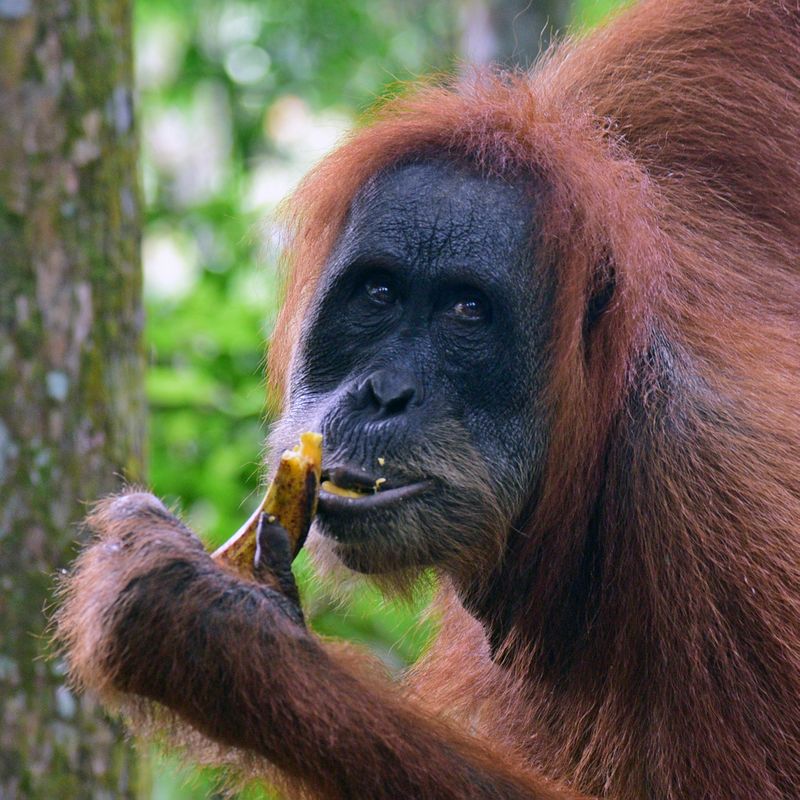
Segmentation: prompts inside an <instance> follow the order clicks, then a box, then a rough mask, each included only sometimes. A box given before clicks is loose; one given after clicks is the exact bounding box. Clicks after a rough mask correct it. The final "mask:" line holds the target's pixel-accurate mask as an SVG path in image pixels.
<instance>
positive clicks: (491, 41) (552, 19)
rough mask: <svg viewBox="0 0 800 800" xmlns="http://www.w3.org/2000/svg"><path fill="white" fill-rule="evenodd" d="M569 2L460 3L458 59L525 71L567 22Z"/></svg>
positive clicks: (477, 0) (471, 0) (495, 0)
mask: <svg viewBox="0 0 800 800" xmlns="http://www.w3.org/2000/svg"><path fill="white" fill-rule="evenodd" d="M571 9H572V0H462V2H461V5H460V8H459V16H460V22H461V26H460V27H461V45H460V51H461V52H460V55H461V57H462V58H463V59H464V61H465V62H467V63H469V64H489V63H495V64H501V65H502V66H504V67H511V68H513V67H519V68H522V69H527V68H528V67H530V66H531V64H533V62H534V61H535V60H536V58H537V56H538V55H539V53H540V52H541V51H542V50H544V49H545V48H546V47H547V45H548V44H549V43H550V41H551V39H552V38H553V36H554V34H557V33H559V32H563V31H564V29H565V27H566V25H567V23H568V22H569V20H570V19H571V13H570V12H571Z"/></svg>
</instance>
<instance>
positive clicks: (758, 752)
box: [61, 0, 800, 800]
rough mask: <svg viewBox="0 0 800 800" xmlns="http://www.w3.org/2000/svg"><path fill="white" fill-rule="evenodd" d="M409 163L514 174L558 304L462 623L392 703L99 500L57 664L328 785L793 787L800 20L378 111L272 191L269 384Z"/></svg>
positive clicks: (421, 92) (543, 794)
mask: <svg viewBox="0 0 800 800" xmlns="http://www.w3.org/2000/svg"><path fill="white" fill-rule="evenodd" d="M431 154H446V155H447V156H448V157H451V158H463V159H466V160H468V161H469V162H470V163H471V164H474V165H477V166H478V167H479V168H480V169H482V170H483V171H484V173H485V174H487V175H492V176H496V175H499V176H503V177H508V178H510V179H512V180H514V181H517V182H519V181H529V182H530V185H531V186H534V187H535V188H536V191H537V192H538V193H539V194H540V196H541V202H539V203H538V204H537V219H536V220H535V225H536V230H537V236H538V241H537V242H536V247H535V248H534V251H535V252H536V253H537V259H538V261H537V264H536V265H532V268H534V266H535V268H536V269H538V270H541V271H542V274H543V275H546V277H547V279H548V280H550V281H551V282H552V285H553V286H554V289H555V300H554V308H555V311H554V320H553V335H552V341H551V344H550V351H549V353H548V354H547V356H548V363H549V365H550V366H549V369H550V373H551V379H550V385H549V389H548V394H547V398H546V402H547V414H548V416H549V418H550V419H551V420H552V428H551V431H550V436H549V439H548V441H549V445H548V452H547V458H546V466H545V470H544V474H543V478H542V479H541V481H540V483H538V484H537V485H536V486H535V487H531V500H530V503H529V507H528V510H527V511H526V513H525V514H524V515H523V516H522V518H520V519H519V520H517V521H516V523H515V525H514V526H513V529H512V531H511V533H510V534H509V539H508V542H507V545H506V552H505V554H504V558H502V559H499V560H498V564H497V568H496V570H495V571H494V573H493V574H492V575H491V576H490V584H491V585H490V590H489V591H487V592H486V593H485V595H483V596H482V597H481V598H480V602H479V603H477V604H476V606H475V608H472V610H473V611H474V612H475V613H476V615H477V616H478V618H479V620H480V621H478V619H475V618H473V617H471V616H469V615H467V614H466V612H465V611H464V608H463V607H462V605H461V603H460V602H459V600H458V599H457V598H456V596H455V593H454V592H453V591H450V590H445V591H444V592H443V595H442V598H441V600H440V607H441V609H442V612H443V623H442V632H441V635H440V636H439V638H438V640H437V643H436V644H435V646H434V648H433V650H432V652H431V653H430V654H429V656H428V657H427V659H426V660H425V661H424V663H422V664H421V665H419V667H418V668H417V670H416V672H415V675H414V676H412V677H413V685H412V686H410V687H409V689H408V698H407V699H406V700H405V701H401V700H400V699H399V698H398V697H397V695H396V694H394V693H393V692H392V691H391V690H389V689H388V688H387V687H385V686H382V685H381V682H380V681H379V680H377V679H376V678H375V677H374V676H369V675H363V674H362V675H359V674H357V673H358V670H357V669H355V668H354V664H353V662H352V659H351V660H347V659H343V658H341V657H339V656H333V655H330V654H329V652H328V651H327V650H325V649H323V648H322V646H321V645H320V644H319V643H318V642H315V641H314V640H313V639H311V637H306V636H304V635H303V636H298V635H297V633H296V632H295V633H294V634H292V632H291V630H290V629H285V623H284V628H282V627H281V625H282V623H281V622H280V615H279V614H277V615H276V611H275V608H276V607H275V602H274V598H272V599H271V598H269V597H268V596H267V595H265V594H264V591H265V590H262V589H261V588H259V587H258V586H257V585H255V584H246V583H242V582H240V581H238V582H237V581H236V580H234V579H233V578H232V577H231V576H227V575H225V574H224V573H220V572H219V571H216V572H215V571H214V570H213V569H212V568H211V567H210V566H209V564H208V558H207V556H205V555H204V554H203V553H202V552H201V550H200V549H199V546H198V545H196V543H195V542H194V540H193V539H192V538H191V536H190V534H188V533H187V532H186V531H185V530H183V529H181V527H180V524H179V523H177V522H176V521H174V520H173V521H172V522H169V523H168V522H167V521H166V520H168V517H169V515H167V514H166V512H165V511H164V512H163V513H162V511H161V510H159V509H158V508H155V509H153V508H144V509H143V508H141V507H140V506H137V504H136V503H133V508H132V511H131V515H127V512H126V506H125V502H124V501H122V505H121V506H117V505H114V506H108V507H103V508H101V513H100V514H99V516H96V517H95V520H94V523H95V526H96V527H98V528H99V529H101V530H102V531H103V532H104V539H103V542H102V543H101V544H100V545H96V546H95V547H94V548H93V549H92V550H89V551H88V552H87V554H86V555H84V557H83V559H82V561H81V562H80V563H79V565H78V568H77V571H76V573H75V574H74V576H73V578H72V579H71V583H70V585H69V587H70V588H69V589H68V598H67V604H66V606H65V610H64V612H62V616H61V633H62V636H63V638H64V640H65V642H66V645H67V649H68V654H69V660H70V665H71V668H72V670H73V674H74V675H75V676H76V677H77V679H79V680H82V681H83V682H84V683H85V684H87V685H89V686H91V687H93V688H95V689H99V690H100V691H102V692H103V693H104V694H105V696H106V697H109V698H111V699H112V700H117V699H119V697H120V696H121V694H120V693H130V692H133V693H136V694H139V695H144V696H146V697H148V698H150V699H151V700H154V701H155V702H156V703H157V704H163V705H165V706H166V707H168V708H170V709H171V710H172V712H173V713H174V714H176V715H177V717H178V718H180V719H181V720H183V721H184V722H188V724H189V725H190V726H193V727H194V728H197V729H198V730H200V731H201V732H202V733H203V734H204V735H205V736H207V737H210V738H212V739H214V740H215V741H218V742H222V743H223V744H224V745H225V746H227V747H230V748H235V749H236V750H241V751H243V752H245V753H246V754H249V755H248V756H247V757H249V758H254V759H256V761H255V762H253V763H254V764H255V765H256V769H258V768H259V767H258V765H260V764H261V763H262V762H261V761H259V760H258V759H266V760H268V761H269V762H271V763H272V764H275V765H277V766H278V767H279V768H280V769H281V770H282V771H283V772H284V774H285V775H286V776H288V777H287V780H288V781H289V786H290V788H291V789H292V791H295V792H310V793H312V794H316V795H321V796H324V797H353V796H358V797H370V798H376V799H377V798H387V800H388V798H393V797H400V796H415V797H431V798H433V797H436V798H444V797H453V798H454V799H455V798H463V797H472V796H475V797H505V798H511V797H520V798H522V797H536V798H562V799H563V798H566V797H568V796H575V795H571V794H570V792H571V791H573V790H574V791H575V792H580V793H585V794H587V795H592V796H594V797H605V798H613V800H645V798H647V799H648V800H649V799H650V798H659V800H690V799H691V800H695V799H697V800H702V799H704V798H705V799H708V800H711V798H720V799H723V798H724V800H753V798H759V800H778V799H779V798H781V799H783V800H785V798H789V797H795V796H797V792H798V786H800V713H798V709H800V411H799V409H800V402H798V398H800V369H798V367H800V312H799V311H798V309H800V256H798V253H800V5H798V3H797V2H795V0H792V1H791V2H790V1H789V0H785V1H783V2H781V1H780V0H720V1H719V2H711V1H710V0H708V1H707V2H699V1H698V0H648V2H644V3H642V4H641V5H640V6H637V7H636V8H634V9H632V10H630V11H627V12H625V13H624V14H623V15H622V16H621V17H620V18H619V19H618V20H616V21H615V22H614V23H613V24H611V25H610V26H609V27H607V28H606V29H603V30H600V31H599V32H597V33H594V34H592V35H591V36H590V37H589V38H586V39H583V40H576V41H571V42H567V43H565V44H562V45H561V46H560V47H558V49H556V50H554V51H553V52H551V53H550V54H549V55H548V56H547V57H546V58H545V59H544V60H543V62H542V63H541V64H540V65H539V67H538V68H537V70H536V71H535V72H534V73H533V74H531V75H528V74H525V75H523V74H518V75H507V74H502V75H496V74H486V73H476V74H474V75H473V76H472V77H470V78H468V79H461V80H458V81H457V82H446V81H445V82H443V83H436V82H432V83H428V84H423V85H420V86H418V87H417V88H415V89H412V90H411V91H409V92H408V93H407V94H405V95H403V96H402V97H400V98H398V99H395V100H392V101H390V102H388V103H387V104H386V105H385V106H384V107H383V108H381V109H379V110H378V111H377V112H376V113H375V115H374V118H373V119H372V120H371V124H370V125H369V126H368V127H366V128H364V129H362V130H360V131H358V132H356V133H355V134H354V135H353V136H352V137H351V138H350V140H349V141H348V142H346V143H345V144H344V145H343V146H342V147H341V148H340V149H339V150H337V151H336V152H335V153H334V154H333V155H332V156H330V157H329V158H327V159H326V160H325V161H324V162H323V163H322V164H321V165H320V167H319V168H318V169H317V170H316V171H315V172H314V173H312V175H311V176H310V177H309V178H308V179H307V180H306V182H305V183H304V184H303V186H302V187H301V188H300V190H299V192H298V193H297V195H296V197H295V198H294V199H293V201H292V203H291V209H292V218H291V219H292V225H293V232H294V236H293V243H292V247H291V249H290V253H289V256H290V261H291V264H292V272H291V277H290V280H289V284H288V290H287V301H286V304H285V306H284V309H283V311H282V314H281V316H280V320H279V324H278V330H277V333H276V336H275V340H274V343H273V346H272V350H271V371H272V379H273V381H274V382H275V383H276V385H277V386H278V387H281V386H283V385H285V383H286V376H287V373H288V370H289V369H290V366H291V362H292V353H293V350H294V347H295V344H296V342H297V337H298V334H299V332H300V330H301V326H302V320H303V317H304V313H305V311H306V309H307V307H308V304H309V301H310V298H311V297H312V295H313V291H314V287H315V284H316V281H317V279H318V278H319V275H320V272H321V270H322V268H323V265H324V263H325V259H326V256H327V253H328V252H329V250H330V248H331V247H332V245H333V243H334V241H335V240H336V237H337V235H338V234H339V232H340V231H341V229H342V226H343V224H344V223H345V220H346V216H347V212H348V208H349V206H350V203H351V201H352V198H353V197H354V196H355V195H356V193H357V192H358V191H359V189H360V188H361V187H362V186H364V185H365V183H366V182H367V181H368V180H369V178H370V177H371V176H373V175H375V174H376V173H377V172H379V171H380V170H382V169H385V168H388V167H391V166H392V165H393V164H396V163H398V162H401V161H403V160H407V159H409V158H413V157H417V156H419V157H422V156H427V155H431ZM115 502H120V501H115ZM112 509H113V513H112ZM129 517H130V518H129ZM134 523H135V524H134ZM163 526H166V527H163ZM133 528H136V530H137V531H138V533H137V535H136V537H134V536H133ZM118 542H122V544H123V545H125V546H124V547H122V549H121V550H120V549H119V548H120V545H118V544H117V543H118ZM165 542H166V543H169V542H171V544H169V546H168V547H167V544H165ZM132 543H133V544H132ZM164 547H167V549H168V550H169V553H170V555H169V558H166V556H165V555H164V553H165V551H164V549H163V548H164ZM104 548H105V549H104ZM109 548H111V549H109ZM114 548H117V549H114ZM131 548H133V549H131ZM120 553H122V554H123V556H124V559H125V560H124V563H122V564H121V563H120V562H119V560H118V559H119V557H120V556H119V554H120ZM131 553H133V556H131ZM176 564H178V566H175V565H176ZM181 564H182V565H183V566H180V565H181ZM182 570H183V571H182ZM451 571H452V570H451ZM456 572H458V570H456ZM109 576H111V577H109ZM154 576H155V577H154ZM156 578H158V580H156ZM189 585H191V587H192V591H191V592H189V591H187V586H189ZM159 587H161V589H162V590H163V591H161V592H160V593H159V591H157V590H158V589H159ZM163 587H166V589H164V588H163ZM176 597H177V598H178V600H176V599H175V598H176ZM176 612H177V614H176ZM212 612H213V613H212ZM173 625H174V626H175V627H172V626H173ZM281 631H283V633H281ZM293 637H294V638H293ZM242 648H244V650H245V651H246V654H245V655H244V656H243V655H242V653H243V650H242ZM492 656H493V657H492ZM164 665H166V666H164ZM444 717H449V718H450V719H449V720H445V719H444ZM265 719H270V720H272V721H273V722H274V721H275V720H276V719H277V720H278V721H279V722H280V721H281V720H282V721H283V723H282V725H281V724H279V725H278V726H277V728H270V727H269V726H266V725H265V724H264V720H265ZM454 721H456V722H458V724H459V725H460V726H461V727H462V728H464V729H466V730H468V731H469V732H470V733H474V734H478V735H479V736H482V737H483V739H481V740H477V741H478V743H476V742H475V741H470V740H467V739H466V738H464V737H463V736H461V735H460V734H457V733H456V732H455V729H454V727H453V722H454ZM480 741H483V742H484V744H483V745H482V744H480V743H479V742H480ZM486 742H491V746H492V748H493V750H496V752H497V753H498V754H499V753H502V754H503V756H502V757H500V756H499V755H495V754H494V753H487V752H484V748H486V747H487V745H486V744H485V743H486ZM510 763H513V764H515V765H516V766H515V767H514V769H511V768H510V767H509V766H508V764H510ZM538 776H541V777H538ZM556 787H560V788H556Z"/></svg>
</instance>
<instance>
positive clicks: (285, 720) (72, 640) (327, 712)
mask: <svg viewBox="0 0 800 800" xmlns="http://www.w3.org/2000/svg"><path fill="white" fill-rule="evenodd" d="M89 524H90V526H91V527H92V528H93V529H94V530H95V531H96V532H97V533H98V534H99V536H100V539H99V541H97V542H96V543H94V544H93V545H92V546H90V547H89V548H88V549H87V550H86V551H85V552H84V553H83V555H82V556H81V557H80V559H79V561H78V562H77V565H76V568H75V570H74V571H73V573H72V576H71V577H70V578H69V581H68V584H67V587H66V601H65V603H64V606H63V608H62V611H61V612H60V615H59V621H58V624H59V633H60V636H61V638H62V640H63V641H64V643H65V646H66V650H67V656H68V660H69V664H70V669H71V672H72V674H73V676H74V677H75V679H76V680H77V681H79V682H80V683H82V684H84V685H86V686H88V687H90V688H93V689H95V690H96V691H99V692H100V693H101V695H104V696H105V697H106V699H109V700H112V701H114V700H115V699H116V700H118V699H119V697H120V695H128V694H132V695H136V696H139V697H144V698H146V699H148V700H151V701H156V702H157V703H159V704H161V705H163V706H166V707H168V708H169V709H170V710H171V711H173V712H174V713H175V714H177V715H178V717H179V718H181V719H182V720H183V721H185V722H187V723H188V724H190V725H191V726H192V727H194V728H196V729H197V730H198V731H200V732H201V733H202V734H204V735H205V736H206V737H208V738H210V739H213V740H214V741H216V742H219V743H221V744H223V745H226V746H229V747H234V748H237V749H240V750H243V751H246V752H249V753H252V754H256V755H259V756H262V757H264V758H266V759H268V760H269V761H270V762H272V763H273V764H274V765H275V766H276V767H278V768H279V769H280V770H281V771H282V772H284V773H285V774H286V775H287V777H289V779H290V781H292V782H293V783H295V784H296V785H297V784H300V785H302V786H303V787H304V789H305V790H307V791H311V792H312V793H314V794H316V795H320V796H322V797H326V798H340V797H341V798H345V797H365V798H366V797H369V798H374V799H375V800H380V799H381V798H387V799H388V798H397V797H420V798H454V800H455V798H459V800H461V799H462V798H468V797H482V798H483V797H493V798H494V797H496V798H542V800H544V798H564V797H566V795H564V794H563V793H562V792H559V791H557V790H555V789H553V788H549V787H548V785H547V784H546V783H544V782H543V781H540V780H538V779H536V778H535V777H531V776H527V775H523V774H520V773H518V772H517V771H516V770H514V769H513V768H512V767H510V766H508V765H507V764H506V763H505V762H504V760H503V759H502V758H500V757H498V756H497V755H496V754H493V753H491V752H490V751H489V750H488V748H487V745H486V744H485V743H480V742H478V741H477V740H475V739H472V738H470V737H467V736H463V735H461V734H459V733H458V732H456V731H454V730H453V729H452V728H451V727H450V726H449V725H447V724H445V723H443V722H440V721H437V720H433V719H431V718H429V717H426V716H425V715H424V714H422V713H421V712H420V711H418V710H416V709H414V708H413V707H412V706H411V705H410V703H409V702H408V701H407V700H404V699H403V698H401V697H400V696H399V695H398V694H397V693H396V691H395V690H394V689H393V688H392V687H391V686H384V685H382V683H381V682H379V681H377V679H375V678H372V677H368V676H366V674H361V675H359V674H358V670H357V669H356V670H354V669H353V668H352V665H348V664H347V663H346V661H345V660H344V659H343V657H342V656H341V655H337V654H336V653H334V652H331V651H329V650H328V649H326V648H325V647H323V645H322V644H321V643H320V642H319V641H318V640H317V639H316V638H315V637H314V636H313V635H312V634H310V633H309V632H308V631H307V630H306V629H305V628H304V627H303V625H302V617H301V616H300V615H299V610H298V609H297V608H296V607H295V606H294V604H293V602H292V601H291V599H289V598H287V597H286V596H285V595H283V594H281V593H280V592H278V591H276V590H274V589H272V588H269V587H267V586H264V585H261V584H258V583H255V582H252V581H244V580H242V579H241V578H239V577H238V576H235V575H233V574H230V573H228V572H226V571H225V570H223V569H221V568H219V567H218V566H217V565H216V564H215V563H214V562H213V561H212V560H211V558H210V557H209V556H208V554H207V553H206V552H205V550H204V549H203V547H202V545H201V543H200V542H199V540H198V539H197V538H196V537H195V536H194V535H193V534H192V533H191V532H190V531H188V530H187V529H186V528H185V527H184V526H183V525H182V524H181V523H180V522H179V521H178V520H177V519H175V518H174V517H173V516H172V515H171V514H170V513H169V512H168V511H167V510H166V509H165V508H164V507H163V506H162V505H161V504H160V503H159V502H158V501H157V500H156V499H155V498H153V497H151V496H149V495H142V494H137V495H123V496H121V497H118V498H113V499H111V500H109V501H105V502H104V503H103V504H101V505H100V506H99V507H98V509H97V510H96V512H95V513H94V514H93V515H92V516H91V517H90V518H89Z"/></svg>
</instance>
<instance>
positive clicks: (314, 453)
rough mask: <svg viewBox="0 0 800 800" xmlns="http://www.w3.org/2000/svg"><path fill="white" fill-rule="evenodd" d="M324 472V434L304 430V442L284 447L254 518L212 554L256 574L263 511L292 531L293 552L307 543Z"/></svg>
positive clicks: (229, 564) (240, 571) (248, 573)
mask: <svg viewBox="0 0 800 800" xmlns="http://www.w3.org/2000/svg"><path fill="white" fill-rule="evenodd" d="M321 476H322V434H319V433H311V432H306V433H302V434H300V444H299V445H297V446H295V448H294V449H293V450H286V451H284V453H283V455H282V456H281V460H280V463H279V464H278V469H277V471H276V472H275V477H274V478H273V479H272V483H271V484H270V485H269V488H268V489H267V493H266V495H265V496H264V499H263V500H262V501H261V503H260V504H259V506H258V508H257V509H256V510H255V511H254V512H253V514H252V515H251V516H250V519H248V520H247V522H245V524H244V525H242V527H241V528H239V530H238V531H236V533H235V534H234V535H233V536H231V538H230V539H228V541H227V542H225V544H223V545H222V546H221V547H220V548H218V549H217V550H215V551H214V552H213V553H212V554H211V557H212V558H213V559H214V560H215V561H217V562H219V563H223V564H227V565H228V566H231V567H233V568H234V569H235V570H236V571H237V572H239V573H240V574H242V575H244V576H246V577H249V578H252V577H253V566H254V560H255V555H256V544H257V543H256V529H257V527H258V521H259V519H260V518H261V515H262V514H266V515H267V516H268V517H271V518H274V519H271V520H270V521H276V522H278V523H279V524H280V525H281V526H282V527H283V528H284V529H285V530H286V532H287V533H288V534H289V541H290V546H291V549H292V555H293V556H294V555H297V553H298V551H299V550H300V548H301V547H302V546H303V542H304V541H305V538H306V534H307V533H308V529H309V527H310V526H311V520H312V519H313V518H314V514H315V513H316V511H317V498H318V495H319V483H320V478H321Z"/></svg>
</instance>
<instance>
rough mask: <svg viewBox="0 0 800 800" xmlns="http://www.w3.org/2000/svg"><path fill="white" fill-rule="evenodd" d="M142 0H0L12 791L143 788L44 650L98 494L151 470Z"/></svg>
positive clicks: (115, 731)
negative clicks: (137, 30) (57, 594)
mask: <svg viewBox="0 0 800 800" xmlns="http://www.w3.org/2000/svg"><path fill="white" fill-rule="evenodd" d="M131 62H132V56H131V3H130V0H0V800H11V798H23V797H24V798H47V800H54V799H55V798H58V799H59V800H71V799H72V798H81V799H82V800H84V799H86V798H108V799H109V800H111V798H133V797H136V796H139V792H138V788H139V783H140V777H139V773H138V772H137V769H136V766H135V764H136V762H135V760H134V758H133V756H132V753H131V750H130V745H129V744H128V743H126V742H125V741H124V739H123V736H122V733H121V730H120V729H119V726H118V725H116V724H115V723H113V722H111V721H109V720H108V719H107V718H106V717H105V716H104V715H103V713H102V712H101V710H100V708H99V707H98V706H97V705H96V704H95V703H94V702H93V701H92V700H91V699H89V698H86V697H78V696H76V695H74V694H73V693H72V692H71V691H70V690H69V689H68V688H67V687H65V685H64V679H63V671H64V669H63V664H60V663H59V662H58V660H53V659H47V658H46V657H45V654H46V652H47V651H48V649H49V648H48V646H47V635H46V632H45V628H46V613H47V610H46V606H48V605H52V602H53V600H52V588H53V583H54V575H55V573H56V572H57V571H58V570H59V569H62V568H63V567H65V566H66V565H67V564H68V562H69V561H70V559H71V558H72V556H73V555H74V552H75V548H74V544H73V542H74V540H75V539H76V537H77V536H78V534H79V531H78V527H77V524H76V523H77V522H78V520H79V519H80V518H81V517H82V516H83V515H84V514H85V511H86V506H85V503H86V501H90V500H93V499H96V498H97V497H98V496H100V495H102V494H105V493H108V492H110V491H113V490H114V489H117V488H119V486H120V485H121V483H122V479H123V478H126V479H129V480H132V481H137V480H141V479H142V478H143V473H142V465H143V443H144V415H145V406H144V398H143V366H144V364H143V350H142V338H141V334H142V309H141V274H140V266H139V197H138V189H137V180H136V155H137V153H136V132H135V128H134V124H133V111H132V81H133V78H132V64H131Z"/></svg>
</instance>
